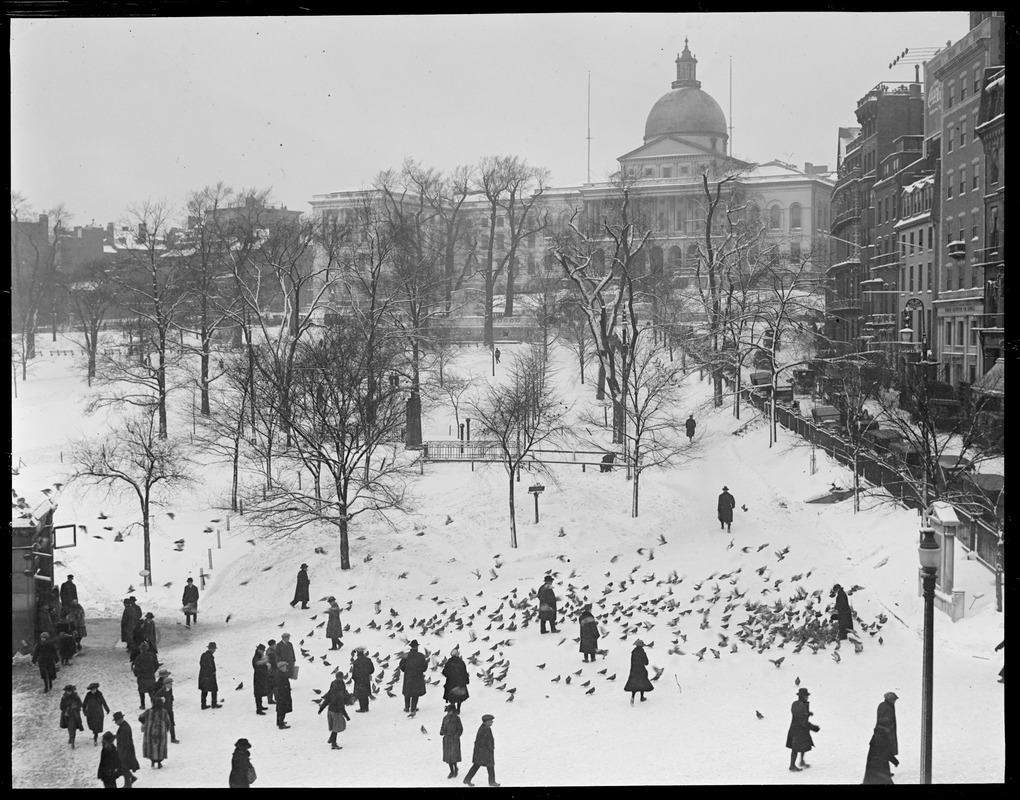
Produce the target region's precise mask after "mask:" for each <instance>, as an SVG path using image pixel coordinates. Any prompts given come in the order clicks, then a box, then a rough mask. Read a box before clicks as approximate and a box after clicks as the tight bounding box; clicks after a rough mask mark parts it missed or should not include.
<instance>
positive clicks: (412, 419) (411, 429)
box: [404, 389, 421, 449]
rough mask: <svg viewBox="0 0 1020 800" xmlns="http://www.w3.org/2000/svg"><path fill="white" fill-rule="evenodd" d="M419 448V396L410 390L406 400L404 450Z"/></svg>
mask: <svg viewBox="0 0 1020 800" xmlns="http://www.w3.org/2000/svg"><path fill="white" fill-rule="evenodd" d="M420 446H421V395H420V394H419V393H418V391H417V390H415V389H412V390H411V396H410V397H409V398H407V430H406V432H405V435H404V448H405V449H407V448H412V447H415V448H416V447H420Z"/></svg>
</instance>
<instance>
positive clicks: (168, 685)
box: [153, 675, 181, 744]
mask: <svg viewBox="0 0 1020 800" xmlns="http://www.w3.org/2000/svg"><path fill="white" fill-rule="evenodd" d="M156 684H157V687H156V693H155V694H154V695H153V699H155V700H162V701H163V708H164V709H166V715H167V717H168V718H169V720H170V743H171V744H180V743H181V742H180V739H178V738H177V720H176V717H174V679H173V678H171V677H170V676H169V675H167V676H166V677H165V678H163V681H162V683H160V681H156Z"/></svg>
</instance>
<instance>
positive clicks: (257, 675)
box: [251, 644, 269, 716]
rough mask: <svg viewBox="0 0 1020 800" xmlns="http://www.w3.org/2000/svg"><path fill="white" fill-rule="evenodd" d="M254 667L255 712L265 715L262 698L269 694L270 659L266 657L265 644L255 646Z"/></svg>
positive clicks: (252, 683) (252, 660) (252, 658)
mask: <svg viewBox="0 0 1020 800" xmlns="http://www.w3.org/2000/svg"><path fill="white" fill-rule="evenodd" d="M251 668H252V679H251V685H252V691H253V692H254V693H255V713H256V714H259V715H261V716H265V713H266V709H265V707H264V706H263V705H262V698H263V697H266V696H267V695H268V694H269V659H268V658H266V648H265V645H261V644H260V645H259V646H258V647H256V648H255V655H253V656H252V657H251Z"/></svg>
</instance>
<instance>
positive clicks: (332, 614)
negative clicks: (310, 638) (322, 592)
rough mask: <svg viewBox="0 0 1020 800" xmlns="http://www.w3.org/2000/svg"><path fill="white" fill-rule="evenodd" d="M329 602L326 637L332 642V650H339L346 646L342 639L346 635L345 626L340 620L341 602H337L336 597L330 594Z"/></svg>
mask: <svg viewBox="0 0 1020 800" xmlns="http://www.w3.org/2000/svg"><path fill="white" fill-rule="evenodd" d="M326 600H327V602H328V603H329V608H328V609H327V611H326V613H327V615H328V617H327V622H326V637H327V638H328V639H329V640H330V642H331V643H332V646H331V647H330V648H329V649H330V650H339V649H340V648H341V647H343V646H344V643H343V642H342V641H341V639H342V638H343V635H344V626H343V623H342V622H341V621H340V604H339V603H337V601H336V598H335V597H333V595H330V596H329V597H327V598H326Z"/></svg>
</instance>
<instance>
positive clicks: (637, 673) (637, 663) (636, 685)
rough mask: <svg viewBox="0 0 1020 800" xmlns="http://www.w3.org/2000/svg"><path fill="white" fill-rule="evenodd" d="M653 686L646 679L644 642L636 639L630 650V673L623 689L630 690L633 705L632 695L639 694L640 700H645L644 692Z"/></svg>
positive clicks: (646, 659) (646, 661)
mask: <svg viewBox="0 0 1020 800" xmlns="http://www.w3.org/2000/svg"><path fill="white" fill-rule="evenodd" d="M654 688H655V687H654V686H652V682H651V681H650V680H648V654H647V653H646V652H645V643H644V642H642V641H641V640H640V639H638V640H637V641H636V642H634V649H633V650H631V651H630V674H629V675H628V676H627V683H626V684H625V685H624V687H623V690H624V691H625V692H630V704H631V705H634V695H636V694H638V693H640V694H641V702H642V703H643V702H645V700H647V699H648V698H646V697H645V692H650V691H652V689H654Z"/></svg>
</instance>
